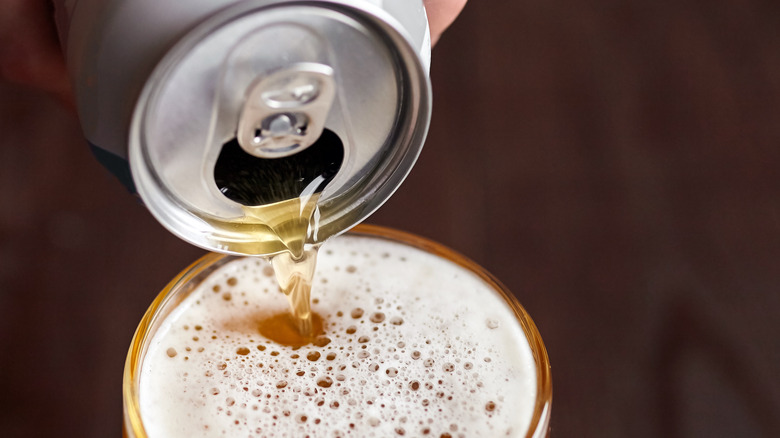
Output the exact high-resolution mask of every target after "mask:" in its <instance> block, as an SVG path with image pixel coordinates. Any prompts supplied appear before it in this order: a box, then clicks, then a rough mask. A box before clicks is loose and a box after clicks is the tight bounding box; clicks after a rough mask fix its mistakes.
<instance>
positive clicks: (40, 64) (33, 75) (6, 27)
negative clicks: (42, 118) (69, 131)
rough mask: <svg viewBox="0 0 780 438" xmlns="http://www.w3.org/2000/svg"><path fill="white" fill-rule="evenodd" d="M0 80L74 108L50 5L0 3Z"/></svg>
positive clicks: (28, 0)
mask: <svg viewBox="0 0 780 438" xmlns="http://www.w3.org/2000/svg"><path fill="white" fill-rule="evenodd" d="M0 79H2V80H6V81H9V82H15V83H18V84H22V85H28V86H30V87H33V88H37V89H39V90H42V91H45V92H47V93H49V94H51V95H52V96H54V97H55V98H56V99H58V100H60V101H61V102H63V103H64V104H65V105H67V106H71V107H72V106H73V93H72V91H71V87H70V81H69V80H68V73H67V69H66V67H65V58H64V56H63V55H62V50H61V49H60V44H59V40H58V38H57V29H56V27H55V25H54V7H53V5H52V4H51V1H48V0H1V1H0Z"/></svg>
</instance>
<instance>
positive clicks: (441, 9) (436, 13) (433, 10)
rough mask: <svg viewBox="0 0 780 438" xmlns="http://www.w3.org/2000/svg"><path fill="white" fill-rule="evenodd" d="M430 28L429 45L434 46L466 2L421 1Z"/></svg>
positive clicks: (460, 0) (464, 0)
mask: <svg viewBox="0 0 780 438" xmlns="http://www.w3.org/2000/svg"><path fill="white" fill-rule="evenodd" d="M423 3H424V4H425V10H426V12H427V13H428V25H429V26H430V27H431V44H436V42H437V41H439V38H440V37H441V34H442V33H443V32H444V31H445V30H447V28H448V27H450V25H451V24H452V22H453V21H455V18H457V17H458V14H460V11H462V10H463V7H464V6H466V0H423Z"/></svg>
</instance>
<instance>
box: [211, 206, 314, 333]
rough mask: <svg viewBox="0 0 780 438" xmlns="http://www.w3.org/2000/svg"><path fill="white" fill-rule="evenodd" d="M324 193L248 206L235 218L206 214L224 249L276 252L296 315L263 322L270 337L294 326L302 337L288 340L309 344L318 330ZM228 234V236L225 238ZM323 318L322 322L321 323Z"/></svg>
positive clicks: (279, 278) (282, 281) (281, 280)
mask: <svg viewBox="0 0 780 438" xmlns="http://www.w3.org/2000/svg"><path fill="white" fill-rule="evenodd" d="M319 197H320V194H319V193H314V194H310V195H304V196H301V197H299V198H294V199H288V200H286V201H282V202H277V203H273V204H267V205H261V206H242V209H243V211H244V217H243V218H239V219H235V220H232V221H219V220H214V219H210V218H204V220H206V221H207V222H209V223H210V224H211V225H212V226H214V228H216V229H218V230H219V232H220V234H221V235H222V237H223V238H224V239H223V240H224V241H225V242H226V243H225V245H223V249H226V250H229V251H232V252H237V253H241V254H246V255H267V254H272V255H271V256H270V260H271V263H272V266H273V268H274V272H275V275H276V280H277V282H278V283H279V288H280V289H281V291H282V292H283V293H284V294H285V295H286V296H287V299H288V301H289V302H290V314H291V318H286V319H285V318H277V319H276V320H274V322H273V323H264V322H261V323H260V326H261V328H264V329H265V330H266V332H267V333H264V334H265V335H266V337H268V338H269V339H274V338H278V337H280V336H281V337H282V338H284V339H290V334H289V333H287V334H285V335H279V334H278V333H275V331H278V330H282V331H285V332H289V331H290V330H289V327H282V325H284V324H287V325H291V326H292V327H293V328H294V332H297V333H298V335H299V339H293V340H288V341H286V342H284V343H286V344H288V345H293V344H295V345H297V344H301V345H306V344H309V343H311V342H312V339H313V337H314V336H316V335H317V333H315V332H316V329H315V327H313V324H312V312H311V303H310V296H311V285H312V281H313V277H314V269H315V267H316V265H317V249H318V248H319V242H318V241H317V230H318V221H317V218H318V215H317V212H318V208H317V200H319ZM225 237H226V238H225ZM321 325H322V323H321V322H320V324H319V326H320V327H321Z"/></svg>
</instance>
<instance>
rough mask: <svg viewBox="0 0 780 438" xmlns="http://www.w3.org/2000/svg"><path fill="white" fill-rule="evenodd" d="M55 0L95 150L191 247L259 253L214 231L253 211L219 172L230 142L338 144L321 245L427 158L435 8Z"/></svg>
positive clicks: (260, 151)
mask: <svg viewBox="0 0 780 438" xmlns="http://www.w3.org/2000/svg"><path fill="white" fill-rule="evenodd" d="M54 3H55V13H56V18H57V24H58V29H59V32H60V39H61V41H62V43H63V50H64V51H65V55H66V59H67V64H68V69H69V73H70V75H71V80H72V83H73V86H74V91H75V94H76V103H77V108H78V112H79V117H80V119H81V123H82V128H83V131H84V134H85V137H86V138H87V140H88V142H89V144H90V146H91V147H92V149H93V152H94V153H95V155H96V157H97V158H98V160H99V161H101V162H102V163H103V164H104V165H106V166H107V167H108V168H109V169H110V170H111V171H112V172H113V173H115V174H116V175H117V176H118V177H119V179H120V180H122V182H123V183H125V184H126V185H127V186H128V187H130V188H131V190H134V191H137V192H138V194H139V195H140V196H141V198H142V199H143V201H144V203H145V205H146V206H147V207H148V209H149V210H150V211H151V213H152V214H153V215H154V216H155V217H156V218H157V219H158V220H159V221H160V223H161V224H162V225H164V226H165V227H166V228H168V229H169V230H170V231H171V232H173V233H174V234H176V235H178V236H179V237H181V238H183V239H184V240H186V241H188V242H190V243H192V244H195V245H198V246H200V247H203V248H206V249H209V250H213V251H219V252H225V253H248V252H249V253H252V252H254V253H257V252H258V251H246V250H245V249H239V248H246V247H245V246H241V245H240V244H239V245H237V244H236V242H235V239H236V236H235V234H225V233H224V232H223V228H224V227H220V226H214V224H215V223H220V224H224V223H233V222H236V221H240V220H241V218H242V217H244V215H245V209H244V207H245V205H242V202H240V201H237V200H236V199H237V198H231V197H228V196H226V195H225V193H227V192H229V191H230V190H229V188H225V187H223V186H221V184H222V183H221V182H220V179H225V178H226V177H225V176H224V175H222V176H220V174H219V173H220V172H219V171H216V172H215V168H216V169H217V170H218V169H219V163H220V162H221V161H220V160H222V161H224V159H223V157H222V154H224V148H226V145H227V144H233V145H238V146H240V148H241V150H242V151H243V152H239V153H246V154H248V156H252V157H253V158H252V159H255V158H256V159H260V160H268V162H270V163H275V161H273V160H282V159H285V158H289V157H297V156H300V155H299V154H300V153H302V152H301V151H304V150H307V148H309V149H311V147H310V146H311V145H312V144H315V145H316V144H318V142H319V141H320V140H321V139H322V138H323V137H324V136H325V135H326V134H327V135H329V136H331V137H332V138H335V139H337V141H338V143H339V144H340V146H341V148H342V149H343V155H342V156H340V157H339V160H338V163H337V168H336V169H335V171H334V172H332V173H333V175H331V176H330V177H329V180H328V183H327V185H325V186H324V188H323V189H322V191H321V193H319V200H318V202H317V212H316V220H317V222H318V235H316V236H312V242H315V241H322V240H324V239H326V238H327V237H330V236H333V235H336V234H339V233H341V232H343V231H346V230H347V229H349V228H351V227H352V226H354V225H356V224H357V223H359V222H361V221H362V220H363V219H365V218H366V217H367V216H369V215H370V214H371V213H373V212H374V211H375V210H376V209H377V208H379V206H381V205H382V203H384V202H385V201H386V200H387V199H388V198H389V197H390V196H391V195H392V193H393V192H394V191H395V190H396V189H397V187H398V186H399V185H400V184H401V182H402V181H403V180H404V178H405V177H406V175H407V174H408V172H409V171H410V170H411V167H412V166H413V165H414V162H415V160H416V159H417V156H418V155H419V152H420V150H421V148H422V145H423V142H424V140H425V136H426V134H427V131H428V125H429V123H430V113H431V89H430V81H429V76H428V70H429V65H430V36H429V31H428V22H427V19H426V15H425V9H424V7H423V4H422V0H327V1H322V0H309V1H296V0H243V1H236V0H187V1H182V0H57V1H55V2H54ZM238 146H236V147H238ZM279 162H281V161H279ZM271 167H273V166H271ZM231 169H232V168H231ZM225 172H227V178H228V179H229V178H230V177H232V175H233V174H231V173H230V172H231V171H230V170H229V171H224V172H222V173H223V174H225ZM239 173H240V170H239V171H237V173H236V175H238V174H239ZM215 174H216V176H215ZM271 175H272V176H270V177H268V178H269V179H273V178H287V177H288V176H286V175H284V174H280V175H278V176H273V175H275V174H273V173H271ZM273 182H274V181H270V180H269V183H273ZM269 202H270V201H269ZM239 243H240V242H239ZM274 252H278V251H276V250H268V249H263V250H261V253H262V254H265V255H270V254H271V253H274Z"/></svg>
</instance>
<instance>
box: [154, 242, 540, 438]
mask: <svg viewBox="0 0 780 438" xmlns="http://www.w3.org/2000/svg"><path fill="white" fill-rule="evenodd" d="M412 261H413V262H412ZM337 267H338V268H339V269H336V268H337ZM272 274H273V272H272V271H270V267H269V265H268V264H267V263H266V262H265V261H263V260H258V259H241V260H237V261H234V262H231V263H229V264H227V265H225V266H224V267H222V268H221V269H220V270H219V271H217V272H215V273H214V274H212V275H211V276H210V277H209V278H208V279H206V280H205V282H204V283H203V284H202V285H201V286H200V287H199V288H198V290H196V291H195V292H193V293H192V295H190V297H188V298H187V299H186V300H184V301H183V302H182V303H181V304H180V305H179V307H178V308H177V309H176V310H175V311H173V312H172V313H171V314H170V316H169V317H168V319H167V320H166V321H165V323H164V324H163V325H162V327H161V328H160V329H159V330H158V332H157V335H156V336H155V337H154V338H153V340H152V342H151V344H150V347H149V350H148V353H147V358H146V360H144V362H143V364H142V369H143V371H142V377H141V388H140V389H141V391H140V393H141V396H140V402H141V413H142V417H143V419H144V424H145V426H146V429H147V432H148V433H149V436H150V437H151V438H155V437H179V436H181V437H199V436H203V437H205V436H225V435H229V436H253V437H261V436H271V435H273V436H280V437H299V436H306V435H309V436H312V437H315V436H329V437H330V436H345V437H346V436H351V437H364V436H365V437H390V436H436V437H447V436H449V437H480V436H483V437H493V436H513V435H512V434H513V433H514V434H515V435H521V436H522V435H524V433H522V432H520V431H524V430H525V429H526V428H527V425H528V423H529V421H530V417H531V412H532V410H533V403H534V394H535V375H534V365H533V358H532V355H531V351H530V348H529V346H528V345H527V343H526V341H525V338H524V336H523V332H522V329H521V328H520V326H519V324H518V323H517V322H516V321H515V319H514V315H513V313H512V311H511V309H508V308H507V307H506V305H505V304H504V303H503V301H502V300H501V298H499V297H498V296H496V295H494V294H492V293H491V292H490V290H489V288H488V287H487V286H486V285H485V284H484V283H483V282H482V280H480V279H479V278H477V277H476V276H474V275H473V274H471V273H469V272H464V271H463V270H462V269H461V268H458V267H456V266H455V265H453V264H451V263H450V262H447V261H443V260H440V259H438V258H436V257H433V256H430V255H428V254H425V253H422V252H420V251H418V250H415V249H411V248H407V247H405V246H402V245H398V244H395V243H391V242H385V241H376V240H370V241H367V239H366V238H356V237H349V236H346V237H340V238H337V239H332V240H331V241H330V242H328V244H327V245H326V250H324V251H321V252H320V259H319V261H318V272H317V276H318V277H319V279H320V281H318V282H317V283H316V285H317V286H315V288H314V290H313V291H312V298H313V299H312V305H313V307H312V308H313V310H314V311H315V312H316V313H317V314H318V315H319V316H320V317H321V318H322V324H323V334H322V335H321V336H317V337H316V338H315V339H313V340H312V342H311V343H309V344H308V345H301V346H289V347H287V346H284V345H280V344H277V343H275V342H273V341H271V340H269V339H268V338H265V337H264V336H263V335H261V334H260V332H259V331H258V321H261V320H263V318H267V317H268V316H271V315H276V314H280V313H282V312H284V311H285V310H286V308H287V299H286V297H285V296H284V295H283V294H281V293H278V292H277V291H278V287H276V285H275V284H274V283H273V282H274V278H273V275H272ZM429 291H432V292H431V293H430V295H429V294H428V292H429ZM225 297H229V299H226V298H225ZM426 315H428V316H426Z"/></svg>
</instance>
